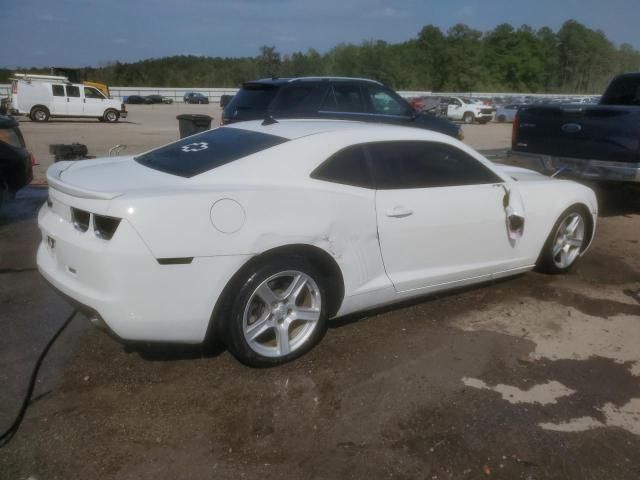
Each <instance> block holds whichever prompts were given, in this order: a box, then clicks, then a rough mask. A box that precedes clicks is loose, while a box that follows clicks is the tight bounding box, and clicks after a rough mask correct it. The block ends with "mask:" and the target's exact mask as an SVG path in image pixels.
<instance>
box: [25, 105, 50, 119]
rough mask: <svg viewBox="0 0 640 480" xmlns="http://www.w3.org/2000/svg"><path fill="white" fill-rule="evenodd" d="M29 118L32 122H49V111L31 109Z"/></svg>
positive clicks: (45, 109)
mask: <svg viewBox="0 0 640 480" xmlns="http://www.w3.org/2000/svg"><path fill="white" fill-rule="evenodd" d="M29 118H30V119H31V120H32V121H33V122H46V121H48V120H49V110H48V109H47V108H46V107H41V106H36V107H33V108H32V109H31V113H29Z"/></svg>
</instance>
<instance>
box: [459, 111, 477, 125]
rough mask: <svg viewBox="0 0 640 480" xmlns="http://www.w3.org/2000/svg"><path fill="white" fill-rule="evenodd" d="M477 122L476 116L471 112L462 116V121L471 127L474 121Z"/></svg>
mask: <svg viewBox="0 0 640 480" xmlns="http://www.w3.org/2000/svg"><path fill="white" fill-rule="evenodd" d="M474 120H475V116H474V115H473V113H471V112H466V113H465V114H464V115H463V116H462V121H463V122H464V123H466V124H467V125H470V124H472V123H473V121H474Z"/></svg>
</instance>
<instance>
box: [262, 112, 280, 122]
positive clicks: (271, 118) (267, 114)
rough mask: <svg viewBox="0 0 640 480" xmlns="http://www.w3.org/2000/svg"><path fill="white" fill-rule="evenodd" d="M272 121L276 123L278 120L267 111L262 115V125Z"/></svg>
mask: <svg viewBox="0 0 640 480" xmlns="http://www.w3.org/2000/svg"><path fill="white" fill-rule="evenodd" d="M274 123H278V121H277V120H276V119H275V118H273V115H271V114H270V113H269V112H267V113H266V114H265V116H264V120H262V125H273V124H274Z"/></svg>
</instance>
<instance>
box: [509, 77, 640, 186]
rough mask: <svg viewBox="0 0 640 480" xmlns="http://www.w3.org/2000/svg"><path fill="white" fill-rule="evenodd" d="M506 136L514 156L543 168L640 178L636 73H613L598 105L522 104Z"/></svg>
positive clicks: (584, 175)
mask: <svg viewBox="0 0 640 480" xmlns="http://www.w3.org/2000/svg"><path fill="white" fill-rule="evenodd" d="M512 139H513V141H512V146H511V147H512V153H513V154H514V155H517V156H518V157H520V158H521V159H523V160H529V161H530V162H532V164H533V165H535V166H537V167H538V168H542V169H544V171H546V172H549V173H552V172H558V171H561V172H562V174H563V175H566V176H571V177H577V178H584V179H589V180H597V181H626V182H638V183H640V73H630V74H626V75H620V76H618V77H616V78H614V79H613V80H612V82H611V84H610V85H609V86H608V87H607V89H606V91H605V92H604V95H602V98H601V100H600V104H598V105H591V104H582V105H575V104H572V105H546V106H543V105H535V106H527V107H526V108H522V109H521V110H520V111H519V112H518V115H517V116H516V119H515V121H514V123H513V135H512Z"/></svg>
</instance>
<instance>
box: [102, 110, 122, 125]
mask: <svg viewBox="0 0 640 480" xmlns="http://www.w3.org/2000/svg"><path fill="white" fill-rule="evenodd" d="M102 118H104V121H105V122H108V123H116V122H117V121H118V119H119V118H120V114H119V113H118V112H116V111H115V110H107V111H106V112H104V115H103V117H102Z"/></svg>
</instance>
